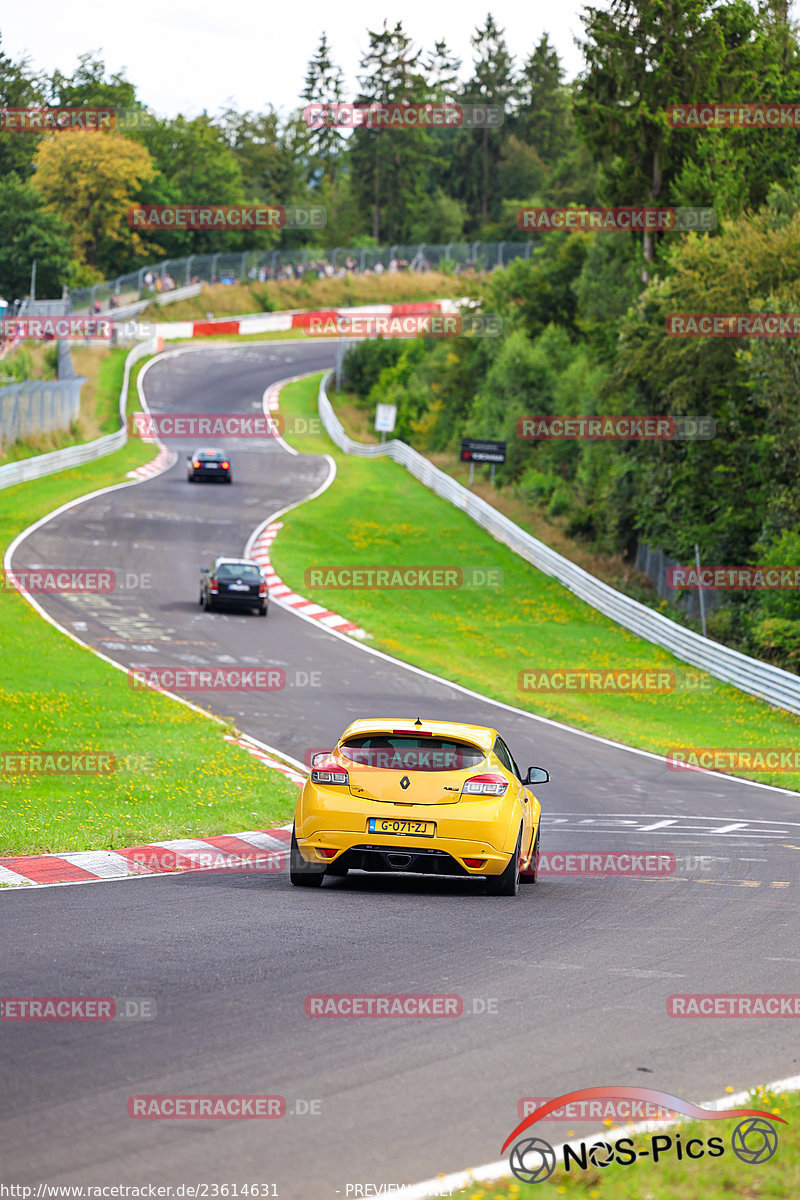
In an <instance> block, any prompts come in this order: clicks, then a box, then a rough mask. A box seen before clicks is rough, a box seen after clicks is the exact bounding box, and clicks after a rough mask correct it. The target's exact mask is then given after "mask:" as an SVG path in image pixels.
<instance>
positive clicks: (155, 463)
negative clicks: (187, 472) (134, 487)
mask: <svg viewBox="0 0 800 1200" xmlns="http://www.w3.org/2000/svg"><path fill="white" fill-rule="evenodd" d="M177 461H178V456H177V454H176V453H175V451H174V450H168V449H167V447H166V446H162V447H161V449H160V450H159V452H158V454H157V455H156V456H155V458H153V459H151V460H150V462H149V463H145V464H144V465H143V466H141V467H136V468H135V470H133V471H128V475H127V478H128V479H152V478H153V476H154V475H160V474H161V473H162V471H169V470H170V468H171V467H174V466H175V463H176V462H177Z"/></svg>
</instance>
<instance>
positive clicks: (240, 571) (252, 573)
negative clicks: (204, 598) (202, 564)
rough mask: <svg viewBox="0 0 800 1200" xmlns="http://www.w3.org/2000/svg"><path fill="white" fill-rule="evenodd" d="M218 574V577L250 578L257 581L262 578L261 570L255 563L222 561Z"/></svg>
mask: <svg viewBox="0 0 800 1200" xmlns="http://www.w3.org/2000/svg"><path fill="white" fill-rule="evenodd" d="M216 574H217V579H249V580H251V581H253V582H255V581H256V580H258V579H260V578H261V572H260V571H259V569H258V567H257V566H255V565H254V564H253V563H220V565H219V566H218V567H217V572H216Z"/></svg>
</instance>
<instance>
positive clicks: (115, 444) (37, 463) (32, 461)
mask: <svg viewBox="0 0 800 1200" xmlns="http://www.w3.org/2000/svg"><path fill="white" fill-rule="evenodd" d="M157 349H158V342H157V339H156V338H149V339H148V340H147V341H146V342H140V343H139V344H138V345H137V346H134V347H133V349H132V350H131V351H130V353H129V354H128V355H127V356H126V358H125V371H124V374H123V378H122V389H121V391H120V396H119V418H120V428H119V429H118V430H117V431H116V432H115V433H107V434H105V435H104V436H103V437H100V438H96V439H95V441H93V442H83V443H81V445H79V446H66V447H65V448H64V449H63V450H53V451H52V452H51V453H50V454H37V455H34V456H33V457H31V458H22V459H20V461H19V462H13V463H6V464H5V465H4V466H0V490H2V489H3V488H7V487H13V485H14V484H16V483H26V482H27V481H28V480H29V479H41V478H43V476H45V475H53V474H54V473H55V472H56V471H66V470H68V469H69V468H70V467H82V466H83V465H84V463H88V462H93V461H94V460H95V459H96V458H103V457H104V456H105V455H106V454H113V453H114V451H115V450H121V449H122V447H123V446H124V445H125V443H126V442H127V440H128V429H127V424H126V421H125V408H126V405H127V399H128V381H129V379H130V373H131V368H132V367H133V365H134V363H137V362H138V361H139V359H140V358H146V357H147V355H148V354H155V353H156V351H157Z"/></svg>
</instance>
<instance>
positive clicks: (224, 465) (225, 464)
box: [222, 462, 231, 471]
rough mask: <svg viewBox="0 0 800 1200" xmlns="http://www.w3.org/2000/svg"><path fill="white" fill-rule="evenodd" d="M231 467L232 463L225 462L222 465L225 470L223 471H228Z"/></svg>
mask: <svg viewBox="0 0 800 1200" xmlns="http://www.w3.org/2000/svg"><path fill="white" fill-rule="evenodd" d="M230 465H231V464H230V463H227V462H224V463H223V464H222V469H223V471H227V469H228V467H229V466H230Z"/></svg>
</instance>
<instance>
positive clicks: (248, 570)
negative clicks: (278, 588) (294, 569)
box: [200, 558, 269, 617]
mask: <svg viewBox="0 0 800 1200" xmlns="http://www.w3.org/2000/svg"><path fill="white" fill-rule="evenodd" d="M200 604H201V605H202V606H203V608H204V609H205V610H206V612H208V611H209V610H210V609H212V608H222V607H226V608H227V607H230V608H255V609H257V610H258V612H259V613H260V614H261V616H262V617H265V616H266V615H267V609H268V607H269V596H268V594H267V580H266V577H265V576H264V574H263V573H262V570H261V568H260V567H259V565H258V563H256V562H251V561H250V560H249V559H247V558H218V559H216V560H215V561H214V564H213V566H211V567H203V568H201V571H200Z"/></svg>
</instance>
